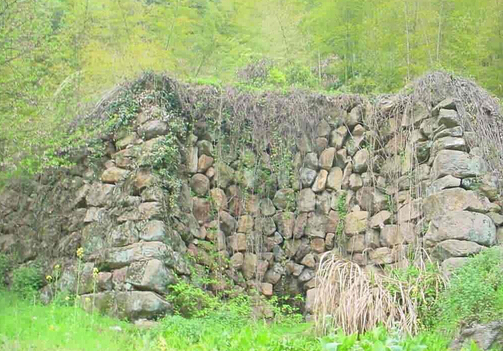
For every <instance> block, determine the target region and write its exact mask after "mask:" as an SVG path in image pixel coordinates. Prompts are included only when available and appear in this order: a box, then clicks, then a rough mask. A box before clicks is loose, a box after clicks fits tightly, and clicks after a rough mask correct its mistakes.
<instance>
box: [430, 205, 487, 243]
mask: <svg viewBox="0 0 503 351" xmlns="http://www.w3.org/2000/svg"><path fill="white" fill-rule="evenodd" d="M449 239H454V240H466V241H473V242H476V243H478V244H480V245H484V246H492V245H494V244H495V242H496V227H495V226H494V223H493V221H492V220H491V218H489V217H487V216H486V215H484V214H481V213H475V212H467V211H453V212H447V213H446V214H444V215H441V216H437V217H435V218H433V219H432V221H431V222H430V227H429V229H428V232H427V233H426V236H425V241H426V242H427V243H428V242H429V243H437V242H440V241H443V240H449Z"/></svg>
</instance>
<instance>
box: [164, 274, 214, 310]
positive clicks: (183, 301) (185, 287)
mask: <svg viewBox="0 0 503 351" xmlns="http://www.w3.org/2000/svg"><path fill="white" fill-rule="evenodd" d="M170 288H171V293H170V294H169V295H168V296H167V297H166V299H167V300H168V301H169V302H171V303H172V304H173V308H174V310H175V313H177V314H179V315H181V316H183V317H187V318H190V317H204V316H206V315H208V313H209V312H211V311H214V310H215V309H216V308H217V307H218V305H219V300H218V298H217V297H215V296H211V295H210V294H209V293H207V292H206V291H204V290H203V289H201V288H198V287H196V286H193V285H191V284H189V283H187V282H184V281H181V282H179V283H177V284H175V285H172V286H171V287H170Z"/></svg>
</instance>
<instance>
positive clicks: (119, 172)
mask: <svg viewBox="0 0 503 351" xmlns="http://www.w3.org/2000/svg"><path fill="white" fill-rule="evenodd" d="M128 173H129V171H127V170H125V169H122V168H119V167H110V168H108V169H106V170H105V171H104V172H103V174H102V175H101V181H102V182H103V183H110V184H115V183H118V182H119V181H121V180H123V179H124V178H125V177H126V175H127V174H128Z"/></svg>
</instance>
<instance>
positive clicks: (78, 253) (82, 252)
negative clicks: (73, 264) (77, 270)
mask: <svg viewBox="0 0 503 351" xmlns="http://www.w3.org/2000/svg"><path fill="white" fill-rule="evenodd" d="M83 256H84V249H83V248H82V247H79V248H78V249H77V257H78V258H82V257H83Z"/></svg>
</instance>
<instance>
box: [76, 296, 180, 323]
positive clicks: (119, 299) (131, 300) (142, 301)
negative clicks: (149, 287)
mask: <svg viewBox="0 0 503 351" xmlns="http://www.w3.org/2000/svg"><path fill="white" fill-rule="evenodd" d="M79 300H80V304H81V306H82V307H83V308H84V309H85V310H86V311H89V312H92V311H99V312H101V313H104V314H107V315H109V316H113V317H118V318H126V319H128V320H138V319H141V318H145V319H153V318H158V317H161V316H163V315H165V314H169V313H171V312H172V311H173V309H172V307H171V305H170V304H169V303H168V302H167V301H166V300H164V299H162V298H161V297H160V296H159V295H157V294H156V293H154V292H151V291H127V292H117V293H113V292H103V293H97V294H87V295H81V296H80V299H79Z"/></svg>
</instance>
